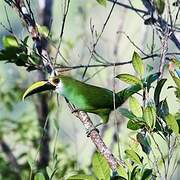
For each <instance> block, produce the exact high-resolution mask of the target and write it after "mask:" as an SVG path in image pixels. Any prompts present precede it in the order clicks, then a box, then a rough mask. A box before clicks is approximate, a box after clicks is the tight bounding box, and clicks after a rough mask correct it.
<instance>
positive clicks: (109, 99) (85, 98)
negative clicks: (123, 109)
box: [58, 76, 121, 123]
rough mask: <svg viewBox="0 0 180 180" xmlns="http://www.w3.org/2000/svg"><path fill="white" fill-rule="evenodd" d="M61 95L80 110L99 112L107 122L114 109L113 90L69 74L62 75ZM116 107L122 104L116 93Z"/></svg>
mask: <svg viewBox="0 0 180 180" xmlns="http://www.w3.org/2000/svg"><path fill="white" fill-rule="evenodd" d="M59 79H60V83H61V85H60V86H61V87H60V88H59V89H58V91H59V93H60V95H62V96H64V97H65V98H66V99H67V100H68V101H69V102H71V103H72V104H74V105H75V106H76V107H77V108H78V109H79V110H81V111H84V112H90V113H95V114H98V115H99V116H100V117H101V118H102V119H103V122H105V123H106V122H107V121H108V119H109V114H110V112H111V111H112V110H113V109H114V103H113V92H112V91H110V90H108V89H105V88H101V87H97V86H93V85H89V84H86V83H83V82H81V81H77V80H75V79H72V78H70V77H67V76H60V77H59ZM115 103H116V107H118V106H120V105H121V101H120V99H119V97H118V96H117V95H116V94H115Z"/></svg>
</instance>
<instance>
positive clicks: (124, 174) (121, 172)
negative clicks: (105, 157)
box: [117, 165, 128, 179]
mask: <svg viewBox="0 0 180 180" xmlns="http://www.w3.org/2000/svg"><path fill="white" fill-rule="evenodd" d="M117 173H118V175H119V176H121V177H123V178H125V179H128V174H127V172H126V170H125V168H124V167H123V166H121V165H119V166H118V167H117Z"/></svg>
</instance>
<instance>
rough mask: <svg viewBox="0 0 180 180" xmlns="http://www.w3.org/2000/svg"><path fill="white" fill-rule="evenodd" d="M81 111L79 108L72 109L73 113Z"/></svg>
mask: <svg viewBox="0 0 180 180" xmlns="http://www.w3.org/2000/svg"><path fill="white" fill-rule="evenodd" d="M78 111H79V109H73V110H72V111H71V113H72V114H73V113H77V112H78Z"/></svg>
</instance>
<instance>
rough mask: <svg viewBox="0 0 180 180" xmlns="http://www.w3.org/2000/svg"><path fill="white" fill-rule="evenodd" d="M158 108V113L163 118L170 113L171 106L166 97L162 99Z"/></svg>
mask: <svg viewBox="0 0 180 180" xmlns="http://www.w3.org/2000/svg"><path fill="white" fill-rule="evenodd" d="M157 108H158V109H157V114H158V116H159V117H161V118H162V119H164V118H165V116H167V115H168V114H169V107H168V103H167V100H166V99H164V100H162V101H161V102H160V103H159V106H158V107H157Z"/></svg>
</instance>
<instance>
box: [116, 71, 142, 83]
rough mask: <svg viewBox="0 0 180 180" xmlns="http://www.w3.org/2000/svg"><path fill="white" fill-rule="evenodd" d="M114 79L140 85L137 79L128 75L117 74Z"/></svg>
mask: <svg viewBox="0 0 180 180" xmlns="http://www.w3.org/2000/svg"><path fill="white" fill-rule="evenodd" d="M116 78H118V79H120V80H121V81H123V82H125V83H128V84H133V85H134V84H142V83H141V80H140V79H139V78H137V77H136V76H133V75H130V74H119V75H117V76H116Z"/></svg>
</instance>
